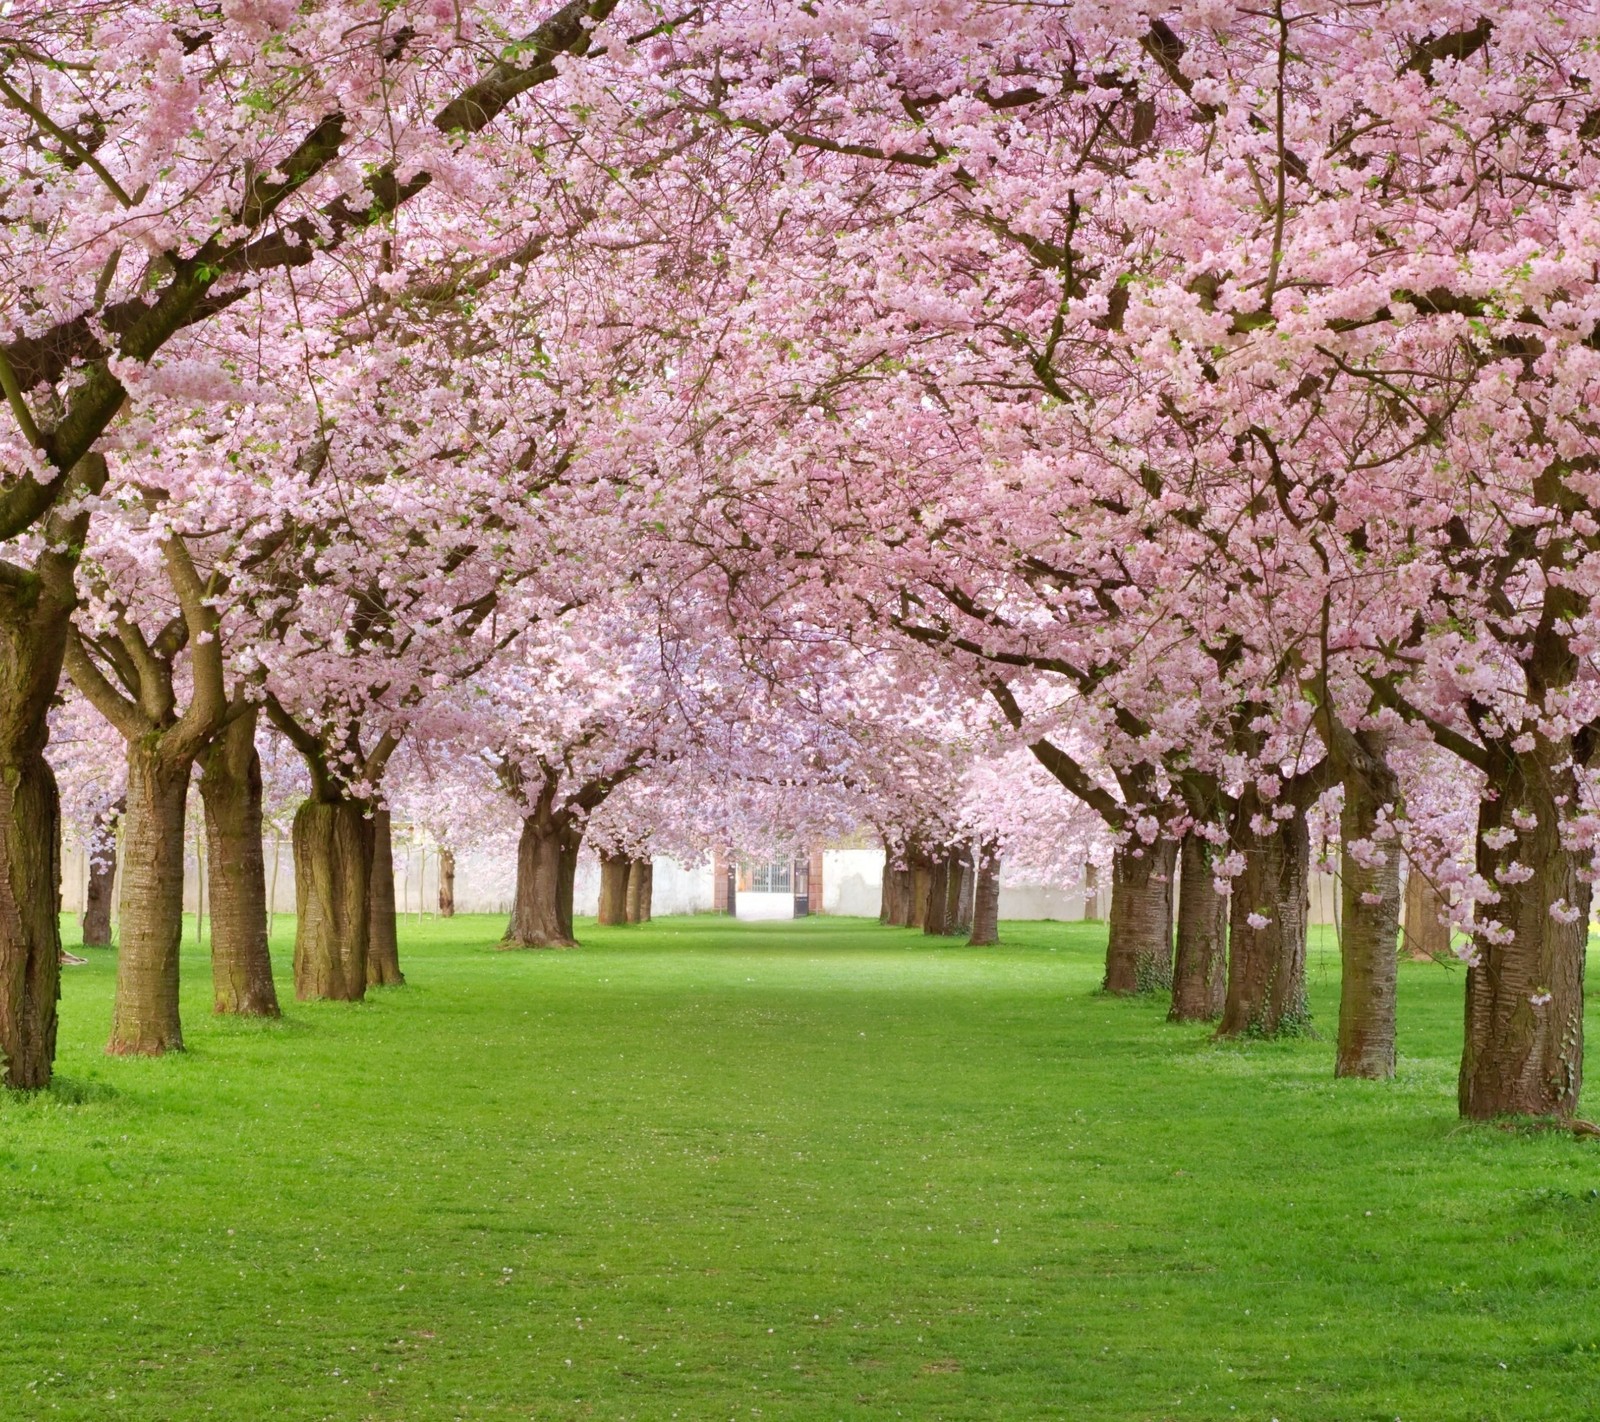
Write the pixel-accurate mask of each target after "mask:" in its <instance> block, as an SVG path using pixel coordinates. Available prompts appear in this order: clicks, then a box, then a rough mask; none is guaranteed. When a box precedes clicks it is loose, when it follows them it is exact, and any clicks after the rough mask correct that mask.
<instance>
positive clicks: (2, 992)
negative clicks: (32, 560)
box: [0, 571, 72, 1090]
mask: <svg viewBox="0 0 1600 1422" xmlns="http://www.w3.org/2000/svg"><path fill="white" fill-rule="evenodd" d="M58 585H59V586H58ZM71 611H72V590H71V573H70V571H67V572H65V573H64V574H63V575H62V576H61V577H59V578H46V579H43V580H42V581H40V582H34V581H32V580H30V581H28V582H27V583H26V585H19V586H10V585H5V584H0V1062H3V1063H4V1072H5V1078H4V1080H5V1084H6V1085H7V1086H10V1087H17V1088H22V1089H30V1090H31V1089H34V1088H37V1087H43V1086H48V1085H49V1084H50V1070H51V1064H52V1063H53V1062H54V1061H55V1055H56V999H57V998H58V997H59V996H60V993H61V919H60V910H61V800H60V796H59V794H58V793H57V790H56V778H55V776H54V774H52V773H51V770H50V766H49V764H48V763H47V762H46V761H45V758H44V748H45V742H46V741H47V740H48V739H49V735H50V725H49V719H48V718H49V713H50V702H51V700H52V699H53V698H54V696H55V693H56V687H57V685H58V684H59V683H60V680H61V659H62V655H63V652H64V650H65V647H66V636H67V619H68V617H69V616H70V615H71Z"/></svg>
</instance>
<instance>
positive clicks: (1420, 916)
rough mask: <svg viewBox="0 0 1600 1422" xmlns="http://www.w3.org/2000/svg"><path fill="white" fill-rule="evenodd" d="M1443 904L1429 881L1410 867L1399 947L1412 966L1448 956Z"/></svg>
mask: <svg viewBox="0 0 1600 1422" xmlns="http://www.w3.org/2000/svg"><path fill="white" fill-rule="evenodd" d="M1445 909H1446V905H1445V901H1444V898H1443V897H1442V896H1441V895H1440V893H1439V891H1438V890H1437V889H1436V888H1434V886H1433V883H1432V881H1431V880H1430V879H1429V878H1428V876H1427V875H1426V874H1425V873H1424V872H1423V871H1422V870H1421V869H1419V868H1418V867H1417V866H1416V864H1414V863H1413V864H1412V865H1411V868H1410V870H1409V872H1408V873H1407V874H1406V895H1405V931H1404V933H1403V934H1402V935H1401V939H1400V942H1401V945H1402V947H1403V949H1404V951H1405V954H1406V956H1407V957H1408V958H1410V959H1411V961H1412V962H1414V963H1427V962H1432V961H1434V960H1436V959H1440V958H1443V957H1444V956H1445V954H1447V953H1448V952H1450V925H1449V923H1448V922H1447V921H1446V920H1445V918H1444V914H1445Z"/></svg>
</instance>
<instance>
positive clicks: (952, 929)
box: [944, 849, 963, 934]
mask: <svg viewBox="0 0 1600 1422" xmlns="http://www.w3.org/2000/svg"><path fill="white" fill-rule="evenodd" d="M962 862H963V856H962V854H961V851H960V850H958V849H952V850H951V851H950V853H949V854H948V855H946V856H945V862H944V863H945V867H944V931H945V932H946V933H948V934H954V933H959V932H961V866H962Z"/></svg>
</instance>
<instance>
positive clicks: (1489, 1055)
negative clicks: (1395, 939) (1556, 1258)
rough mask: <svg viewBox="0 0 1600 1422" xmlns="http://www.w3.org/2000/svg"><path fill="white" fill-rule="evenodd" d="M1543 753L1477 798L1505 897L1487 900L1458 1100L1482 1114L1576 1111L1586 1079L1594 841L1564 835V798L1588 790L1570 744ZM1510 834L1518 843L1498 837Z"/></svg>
mask: <svg viewBox="0 0 1600 1422" xmlns="http://www.w3.org/2000/svg"><path fill="white" fill-rule="evenodd" d="M1558 752H1565V754H1564V755H1561V754H1558ZM1545 755H1546V756H1547V757H1548V759H1547V760H1543V761H1542V760H1541V759H1540V758H1539V756H1538V752H1534V753H1530V754H1528V755H1524V756H1521V757H1519V758H1518V760H1517V761H1516V762H1515V763H1514V764H1513V765H1512V766H1511V767H1510V769H1509V772H1508V773H1507V774H1506V775H1505V777H1504V779H1503V780H1502V781H1501V783H1499V784H1497V785H1495V786H1494V789H1495V791H1496V792H1498V793H1497V794H1496V795H1495V797H1494V798H1493V799H1490V798H1487V797H1486V798H1484V799H1483V800H1482V801H1481V802H1480V804H1479V806H1478V842H1477V870H1478V873H1479V874H1480V875H1481V876H1482V877H1483V878H1484V879H1485V880H1486V881H1488V882H1490V883H1492V884H1494V885H1495V887H1496V889H1497V890H1498V892H1499V895H1500V900H1499V902H1498V903H1495V904H1481V905H1479V907H1478V916H1477V920H1476V921H1475V922H1474V924H1473V933H1472V951H1473V954H1474V957H1475V960H1476V961H1475V962H1473V963H1471V964H1470V965H1469V966H1468V968H1467V1003H1466V1043H1465V1049H1464V1050H1463V1052H1462V1057H1461V1077H1460V1087H1459V1100H1460V1107H1461V1114H1462V1115H1463V1116H1467V1117H1471V1118H1473V1119H1476V1120H1486V1119H1489V1118H1491V1117H1495V1116H1508V1115H1517V1116H1555V1117H1559V1118H1562V1119H1566V1118H1569V1117H1571V1115H1572V1114H1573V1112H1574V1111H1575V1110H1576V1109H1577V1105H1578V1092H1579V1089H1580V1087H1581V1086H1582V1083H1583V967H1584V952H1585V948H1586V946H1587V941H1588V933H1589V906H1590V895H1591V889H1590V885H1589V883H1588V880H1587V879H1586V878H1585V877H1584V874H1583V872H1582V861H1583V860H1585V859H1587V857H1588V852H1586V851H1579V850H1574V849H1572V848H1569V847H1568V846H1566V845H1564V844H1563V843H1562V836H1561V832H1560V816H1561V813H1562V810H1563V807H1564V808H1565V811H1566V813H1567V814H1571V813H1573V811H1574V810H1575V808H1576V807H1577V806H1578V805H1580V804H1581V803H1582V797H1581V795H1580V793H1579V790H1578V786H1577V784H1576V781H1575V777H1574V776H1573V774H1572V772H1571V770H1570V769H1562V768H1561V764H1562V761H1563V760H1567V764H1568V765H1570V759H1568V758H1569V757H1570V755H1571V747H1570V745H1559V744H1558V745H1557V746H1553V747H1549V748H1548V749H1547V750H1546V751H1545ZM1519 821H1520V823H1519ZM1504 833H1509V834H1510V835H1511V839H1510V842H1509V843H1508V844H1507V845H1506V846H1505V848H1504V849H1500V850H1496V849H1494V848H1492V847H1491V845H1490V843H1489V842H1488V841H1489V840H1490V839H1491V837H1492V838H1493V839H1494V840H1496V841H1498V839H1499V837H1500V835H1501V834H1504ZM1508 871H1509V872H1508Z"/></svg>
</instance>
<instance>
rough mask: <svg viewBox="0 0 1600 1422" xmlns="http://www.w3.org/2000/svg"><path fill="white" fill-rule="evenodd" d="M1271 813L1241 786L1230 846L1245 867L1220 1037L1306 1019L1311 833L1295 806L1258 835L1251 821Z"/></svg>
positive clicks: (1236, 899)
mask: <svg viewBox="0 0 1600 1422" xmlns="http://www.w3.org/2000/svg"><path fill="white" fill-rule="evenodd" d="M1270 813H1271V811H1270V807H1265V806H1263V805H1262V804H1261V803H1260V801H1259V800H1257V799H1256V797H1255V795H1254V792H1253V791H1246V793H1245V795H1244V797H1243V798H1242V799H1241V800H1240V804H1239V809H1238V811H1237V812H1236V825H1237V828H1236V830H1235V836H1234V839H1235V847H1236V848H1237V849H1239V850H1241V851H1242V852H1243V854H1244V861H1245V865H1244V870H1243V872H1242V873H1241V874H1240V875H1239V877H1238V878H1236V879H1235V880H1234V881H1233V894H1232V896H1231V901H1230V902H1229V905H1228V997H1227V1001H1226V1003H1225V1004H1224V1006H1223V1009H1222V1025H1221V1026H1220V1027H1218V1029H1217V1035H1218V1036H1219V1037H1237V1036H1244V1035H1247V1034H1249V1035H1259V1036H1266V1037H1272V1036H1276V1035H1277V1034H1278V1033H1279V1032H1282V1031H1285V1030H1292V1029H1294V1028H1295V1027H1298V1026H1300V1025H1302V1024H1303V1023H1304V1022H1305V1021H1306V1020H1307V1016H1308V1014H1307V1011H1306V918H1307V915H1308V914H1309V912H1310V907H1311V905H1310V897H1309V894H1310V878H1311V832H1310V830H1309V829H1308V828H1307V826H1306V819H1305V815H1304V814H1303V813H1302V812H1301V810H1300V809H1299V808H1298V807H1296V809H1295V812H1294V815H1293V817H1292V818H1290V819H1287V820H1279V821H1275V822H1274V823H1273V824H1272V826H1271V827H1270V828H1268V829H1267V831H1266V832H1265V833H1262V834H1258V833H1256V831H1255V830H1254V829H1253V828H1252V827H1251V820H1252V818H1253V817H1254V816H1255V815H1257V814H1262V815H1270ZM1252 919H1254V920H1255V922H1254V923H1252V922H1251V920H1252Z"/></svg>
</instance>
